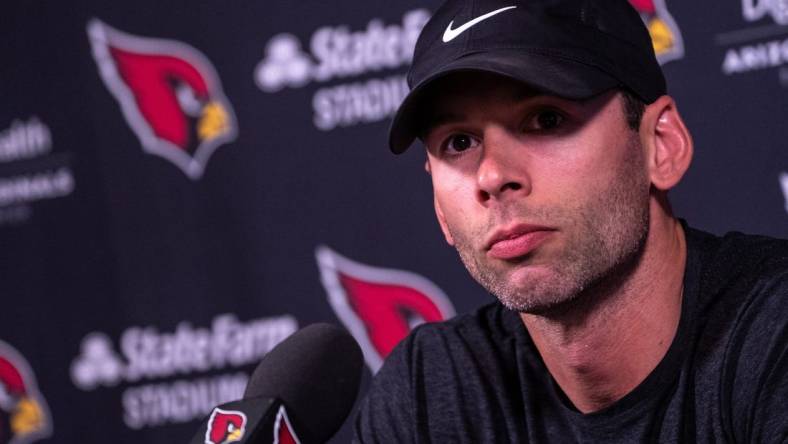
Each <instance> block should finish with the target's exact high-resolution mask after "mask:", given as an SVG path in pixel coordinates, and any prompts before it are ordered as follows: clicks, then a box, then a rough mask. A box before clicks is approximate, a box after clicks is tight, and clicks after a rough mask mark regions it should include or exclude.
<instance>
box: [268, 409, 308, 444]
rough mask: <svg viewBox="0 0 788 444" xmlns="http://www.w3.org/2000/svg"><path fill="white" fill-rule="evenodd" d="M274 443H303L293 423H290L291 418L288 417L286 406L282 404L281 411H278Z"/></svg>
mask: <svg viewBox="0 0 788 444" xmlns="http://www.w3.org/2000/svg"><path fill="white" fill-rule="evenodd" d="M274 444H301V440H299V439H298V435H296V433H295V430H293V425H292V424H290V418H288V417H287V410H285V406H280V407H279V411H278V412H277V413H276V420H275V421H274Z"/></svg>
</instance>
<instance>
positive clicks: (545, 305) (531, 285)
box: [488, 266, 579, 315]
mask: <svg viewBox="0 0 788 444" xmlns="http://www.w3.org/2000/svg"><path fill="white" fill-rule="evenodd" d="M508 277H509V279H507V281H506V282H507V284H506V285H504V286H500V287H498V288H488V290H490V291H491V292H492V293H493V294H494V295H495V296H496V297H497V298H498V300H500V301H501V303H502V304H503V305H504V306H505V307H507V308H508V309H510V310H514V311H517V312H520V313H528V314H536V315H539V314H547V313H550V312H553V311H555V310H556V309H559V308H560V307H561V306H564V305H565V304H566V303H568V302H571V301H572V300H574V299H575V298H576V297H577V296H578V292H579V291H578V289H577V288H576V286H574V285H571V283H570V282H568V281H567V279H566V278H564V277H562V276H560V275H558V274H556V273H554V271H553V270H551V269H550V268H549V267H538V266H529V267H523V268H519V269H517V270H513V271H512V272H511V274H510V275H509V276H508Z"/></svg>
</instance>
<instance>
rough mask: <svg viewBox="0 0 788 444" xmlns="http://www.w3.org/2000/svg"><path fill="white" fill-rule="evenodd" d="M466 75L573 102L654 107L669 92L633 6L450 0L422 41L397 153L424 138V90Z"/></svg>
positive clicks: (395, 141) (596, 1)
mask: <svg viewBox="0 0 788 444" xmlns="http://www.w3.org/2000/svg"><path fill="white" fill-rule="evenodd" d="M462 71H481V72H489V73H494V74H499V75H503V76H506V77H510V78H512V79H515V80H519V81H522V82H524V83H526V84H528V85H530V86H531V87H533V88H534V89H535V90H537V91H539V92H542V93H545V94H550V95H555V96H558V97H563V98H567V99H573V100H580V99H586V98H590V97H592V96H595V95H597V94H600V93H602V92H605V91H608V90H610V89H613V88H621V89H626V90H628V91H629V92H631V93H632V94H634V95H635V96H637V97H639V98H640V99H641V100H643V101H644V102H645V103H652V102H653V101H654V100H656V99H657V98H659V97H660V96H662V95H664V94H666V92H667V87H666V85H665V77H664V76H663V74H662V69H661V68H660V66H659V63H658V62H657V59H656V56H655V54H654V49H653V46H652V43H651V37H650V36H649V33H648V30H647V29H646V27H645V25H644V24H643V20H642V19H641V18H640V14H638V12H637V11H635V9H634V8H633V7H632V6H631V5H630V4H629V2H628V1H627V0H509V1H501V0H449V1H447V2H445V3H444V4H443V5H441V6H440V7H439V8H438V10H437V11H435V14H434V15H433V16H432V18H431V19H430V20H429V21H428V22H427V24H426V25H425V26H424V29H423V30H422V32H421V35H419V39H418V41H417V42H416V48H415V51H414V54H413V63H412V65H411V68H410V71H409V72H408V86H410V88H411V90H410V93H408V95H407V96H406V97H405V100H404V101H403V102H402V104H401V105H400V107H399V109H398V110H397V113H396V115H395V116H394V121H393V122H392V124H391V128H390V130H389V147H390V148H391V151H393V152H395V153H397V154H399V153H402V152H404V151H405V150H407V149H408V147H410V145H411V144H413V141H414V140H415V139H416V137H417V136H418V135H419V134H418V131H419V130H420V128H419V123H420V120H421V119H420V118H419V113H418V111H419V109H420V103H419V99H420V98H422V97H423V96H424V95H425V91H427V90H428V89H429V87H430V86H433V85H434V84H435V82H436V81H437V80H439V79H442V78H443V77H446V76H447V75H449V74H452V73H456V72H462Z"/></svg>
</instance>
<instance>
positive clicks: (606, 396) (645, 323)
mask: <svg viewBox="0 0 788 444" xmlns="http://www.w3.org/2000/svg"><path fill="white" fill-rule="evenodd" d="M658 220H659V219H658ZM652 221H654V219H652ZM686 252H687V249H686V240H685V238H684V231H683V229H682V228H681V225H680V224H679V222H678V221H676V220H675V219H673V218H666V219H662V220H659V222H657V223H655V224H654V225H653V226H652V227H651V229H650V231H649V235H648V238H647V240H646V244H645V247H644V250H643V254H642V256H641V258H640V260H639V261H638V263H637V264H635V265H634V266H633V267H632V268H631V270H629V272H628V273H626V276H624V277H623V279H621V280H620V281H618V282H616V283H615V285H607V286H606V285H602V286H599V287H598V288H597V289H596V291H597V294H585V295H583V301H582V302H579V304H578V306H577V309H576V310H573V309H569V310H564V311H562V312H561V313H559V314H555V313H553V314H551V315H535V314H525V313H523V314H521V315H520V316H521V318H522V320H523V323H524V324H525V326H526V328H527V329H528V332H529V333H530V335H531V337H532V338H533V341H534V343H535V344H536V347H537V349H538V350H539V353H540V354H541V356H542V359H543V360H544V362H545V365H546V366H547V369H548V370H549V371H550V373H551V374H552V376H553V378H554V379H555V381H556V382H557V383H558V385H559V386H560V387H561V389H562V390H563V391H564V393H565V394H566V396H567V397H568V398H569V400H570V401H572V403H573V404H574V405H575V407H576V408H577V409H578V410H580V411H581V412H583V413H590V412H594V411H598V410H601V409H603V408H605V407H607V406H609V405H611V404H613V403H614V402H616V401H618V400H619V399H621V398H623V397H624V396H625V395H626V394H627V393H629V392H631V391H632V390H633V389H634V388H635V387H637V386H638V384H640V383H641V382H642V381H643V380H644V379H645V378H646V377H647V376H648V375H649V374H650V373H651V372H652V371H653V370H654V368H655V367H656V366H657V364H659V362H660V361H661V360H662V358H663V357H664V356H665V353H666V352H667V350H668V348H669V347H670V344H671V342H672V341H673V337H674V336H675V334H676V331H677V329H678V323H679V319H680V317H681V298H682V283H683V276H684V267H685V263H686Z"/></svg>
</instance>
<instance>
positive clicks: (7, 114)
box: [0, 0, 788, 444]
mask: <svg viewBox="0 0 788 444" xmlns="http://www.w3.org/2000/svg"><path fill="white" fill-rule="evenodd" d="M632 3H633V4H634V5H635V6H636V7H637V8H638V10H639V11H640V12H641V15H642V17H643V20H644V21H645V22H646V24H647V25H648V27H649V29H650V31H651V34H652V37H653V41H654V46H655V48H656V50H657V52H658V54H659V58H660V61H661V62H662V63H663V67H664V70H665V73H666V75H667V77H668V81H669V89H670V91H671V94H672V95H674V96H675V97H676V99H677V101H678V104H679V107H680V109H681V111H682V113H683V115H684V117H685V119H686V122H687V124H688V126H689V128H690V129H691V131H692V133H693V136H694V140H695V144H696V155H695V161H694V165H693V167H692V170H691V171H690V173H689V174H688V176H687V177H686V179H685V181H684V182H683V183H682V185H681V186H680V187H679V188H678V189H676V190H675V191H674V192H672V200H673V204H674V209H675V211H676V213H677V214H679V215H680V216H681V217H684V218H686V219H687V221H688V222H689V223H690V224H691V225H694V226H696V227H699V228H703V229H706V230H709V231H712V232H715V233H723V232H725V231H728V230H739V231H745V232H751V233H760V234H768V235H772V236H779V237H788V223H787V222H788V198H787V196H788V140H787V139H788V129H786V128H788V6H787V5H786V2H785V1H784V0H721V1H713V2H712V1H709V0H707V1H700V2H680V1H673V0H653V1H652V0H632ZM437 4H438V3H437V2H435V1H411V0H407V1H405V0H403V1H397V2H392V1H379V0H374V1H373V0H368V1H360V0H355V1H338V2H318V1H301V2H290V1H284V0H279V1H261V0H233V1H216V0H209V1H202V2H187V1H180V0H179V1H175V0H160V1H152V0H141V1H137V2H106V1H98V0H92V1H80V2H44V1H41V0H38V1H26V2H17V3H13V4H8V5H5V8H4V12H3V20H2V21H3V25H2V26H0V37H1V40H0V99H1V101H0V297H1V298H2V299H0V443H14V444H21V443H33V442H42V443H44V442H53V443H76V442H79V443H104V442H117V443H136V442H145V443H173V442H186V441H187V440H189V439H190V438H191V436H192V435H193V434H194V432H195V431H196V430H197V428H198V422H199V420H201V419H202V418H204V417H205V416H206V415H207V414H208V413H209V412H210V410H211V408H212V407H213V406H215V405H217V404H219V403H222V402H225V401H229V400H233V399H237V398H240V397H241V394H242V392H243V389H244V387H245V385H246V382H247V379H248V377H249V375H250V373H251V371H252V370H253V369H254V366H255V364H256V363H257V362H259V360H260V359H261V357H263V356H264V355H265V354H266V353H267V352H268V351H269V350H270V349H271V348H272V347H274V346H275V345H276V344H277V343H279V342H280V341H281V340H282V339H284V338H285V337H287V336H288V335H289V334H291V333H293V332H294V331H296V330H297V329H299V328H300V327H302V326H305V325H307V324H310V323H313V322H319V321H320V322H331V323H335V324H338V325H341V326H344V327H345V328H347V329H348V330H349V331H350V332H351V333H352V334H353V335H354V336H355V337H356V339H357V340H358V342H359V343H360V344H361V345H362V348H363V350H364V354H365V361H366V366H367V370H365V376H364V384H363V386H364V387H365V386H366V385H367V384H368V381H369V377H370V375H372V374H373V373H374V372H375V371H376V370H377V369H378V368H379V366H380V365H381V362H382V360H383V359H384V358H385V356H386V354H387V353H388V352H389V351H390V350H391V348H392V347H393V346H394V345H395V344H396V343H397V342H398V341H399V340H400V339H401V338H402V337H403V336H405V335H406V334H407V333H408V331H410V329H412V328H413V326H415V325H417V324H419V323H422V322H425V321H438V320H441V319H446V318H449V317H451V316H453V315H454V314H455V313H461V312H468V311H471V310H473V309H474V307H476V306H478V305H481V304H483V303H485V302H488V301H490V300H491V297H490V296H489V295H487V294H485V292H484V291H483V290H482V289H481V288H480V287H479V286H478V285H476V284H475V283H474V282H473V281H472V280H471V279H470V278H469V277H468V276H467V274H466V272H465V270H464V268H463V267H462V265H461V263H460V262H459V260H458V258H457V257H456V254H455V253H454V251H453V250H452V249H451V248H449V247H448V246H446V245H445V244H444V242H443V240H442V236H441V235H440V231H439V228H438V225H437V223H436V221H435V219H434V215H433V209H432V196H431V190H430V183H429V179H428V177H427V175H426V174H425V173H424V169H423V162H424V153H423V152H422V151H420V150H418V149H414V150H410V151H409V152H408V153H406V154H405V155H403V156H399V157H395V156H393V155H392V154H390V153H389V151H388V148H387V146H386V142H385V141H386V131H387V126H388V123H389V119H390V117H391V116H392V114H393V112H394V111H395V109H396V107H397V105H398V103H399V102H400V100H401V99H402V97H403V95H404V94H405V93H406V91H407V86H406V84H405V77H404V76H405V72H406V70H407V68H408V65H409V63H410V60H411V56H412V52H413V46H414V43H415V40H416V38H417V35H418V33H419V30H420V29H421V27H422V26H423V25H424V23H425V21H426V20H427V19H428V18H429V16H430V13H431V11H433V10H434V9H435V8H436V7H437ZM600 51H604V48H600ZM362 390H363V387H362ZM349 438H350V430H349V428H348V427H347V425H346V426H345V428H343V430H342V431H341V432H340V433H339V434H338V435H337V437H335V438H334V440H333V442H347V441H349Z"/></svg>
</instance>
